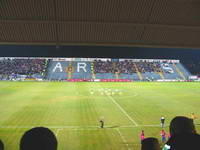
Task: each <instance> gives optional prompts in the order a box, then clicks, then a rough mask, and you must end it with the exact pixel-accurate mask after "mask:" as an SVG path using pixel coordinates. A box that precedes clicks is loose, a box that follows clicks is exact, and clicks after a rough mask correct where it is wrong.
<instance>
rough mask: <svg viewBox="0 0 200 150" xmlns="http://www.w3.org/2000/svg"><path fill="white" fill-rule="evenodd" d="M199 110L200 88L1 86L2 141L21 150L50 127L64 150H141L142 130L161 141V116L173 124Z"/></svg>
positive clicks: (11, 148) (158, 85) (11, 149)
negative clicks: (29, 133)
mask: <svg viewBox="0 0 200 150" xmlns="http://www.w3.org/2000/svg"><path fill="white" fill-rule="evenodd" d="M106 91H107V92H106ZM199 108H200V84H199V83H156V82H152V83H145V82H140V83H136V82H135V83H67V82H0V139H2V141H3V142H4V144H5V150H17V149H19V141H20V138H21V136H22V135H23V133H24V132H25V131H26V130H28V129H30V128H32V127H35V126H45V127H48V128H50V129H51V130H52V131H53V132H54V133H55V134H56V136H57V139H58V143H59V144H58V149H59V150H132V149H134V150H139V149H140V139H139V134H140V131H141V130H142V129H144V131H145V136H146V137H151V136H154V137H157V138H159V140H160V139H161V137H160V130H161V127H160V117H161V116H164V117H165V118H166V124H167V125H169V122H170V120H171V119H172V118H173V117H174V116H176V115H185V116H190V114H191V113H192V112H194V113H195V114H196V115H197V116H198V117H200V109H199ZM101 118H104V120H105V128H104V129H100V128H99V120H100V119H101ZM195 123H196V124H197V125H196V127H197V129H198V131H200V128H199V126H198V123H200V119H199V118H198V119H197V120H195ZM165 130H166V131H167V132H168V127H166V128H165Z"/></svg>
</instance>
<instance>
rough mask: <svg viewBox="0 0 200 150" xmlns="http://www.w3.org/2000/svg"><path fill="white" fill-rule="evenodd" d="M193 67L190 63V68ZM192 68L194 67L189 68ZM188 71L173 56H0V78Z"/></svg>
mask: <svg viewBox="0 0 200 150" xmlns="http://www.w3.org/2000/svg"><path fill="white" fill-rule="evenodd" d="M191 68H195V67H194V65H193V64H192V65H190V69H191ZM193 70H194V71H193V72H195V71H196V70H195V69H193ZM195 73H197V74H198V72H197V71H196V72H195ZM190 75H191V73H190V72H189V71H188V70H187V69H186V68H185V67H184V66H183V65H182V64H181V63H180V62H179V61H177V60H143V59H140V60H134V59H119V60H117V61H116V60H115V61H112V59H87V60H86V59H85V60H84V59H83V60H81V59H78V60H76V59H70V58H68V59H65V58H63V59H59V58H57V59H56V58H1V59H0V79H1V80H11V79H18V78H22V77H23V78H24V76H25V78H34V79H46V80H74V79H81V80H91V81H92V80H93V81H94V80H105V79H109V80H128V81H129V80H130V81H155V80H187V79H188V78H189V76H190Z"/></svg>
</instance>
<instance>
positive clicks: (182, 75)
mask: <svg viewBox="0 0 200 150" xmlns="http://www.w3.org/2000/svg"><path fill="white" fill-rule="evenodd" d="M173 66H174V68H175V69H176V71H177V72H178V74H179V75H180V77H181V78H182V79H183V80H185V79H186V78H185V76H184V74H183V73H182V72H181V71H180V69H179V68H178V67H177V66H176V64H173Z"/></svg>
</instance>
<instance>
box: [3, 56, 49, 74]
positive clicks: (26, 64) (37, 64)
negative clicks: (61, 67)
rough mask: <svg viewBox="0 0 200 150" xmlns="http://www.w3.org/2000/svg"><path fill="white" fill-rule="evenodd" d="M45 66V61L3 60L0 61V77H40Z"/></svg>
mask: <svg viewBox="0 0 200 150" xmlns="http://www.w3.org/2000/svg"><path fill="white" fill-rule="evenodd" d="M46 66H47V60H46V59H11V58H5V59H1V60H0V75H1V76H10V75H34V74H41V75H42V74H43V73H44V72H45V70H46Z"/></svg>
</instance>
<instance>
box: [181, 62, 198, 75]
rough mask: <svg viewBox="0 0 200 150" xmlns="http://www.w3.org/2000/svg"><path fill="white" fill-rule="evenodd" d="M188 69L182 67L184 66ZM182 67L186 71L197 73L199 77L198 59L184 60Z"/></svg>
mask: <svg viewBox="0 0 200 150" xmlns="http://www.w3.org/2000/svg"><path fill="white" fill-rule="evenodd" d="M183 65H184V66H185V67H186V68H187V69H188V71H187V69H186V68H185V67H184V66H183ZM183 65H182V67H183V68H184V69H186V72H191V74H192V75H197V76H199V77H200V71H199V70H200V61H192V60H191V61H184V62H183Z"/></svg>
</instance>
